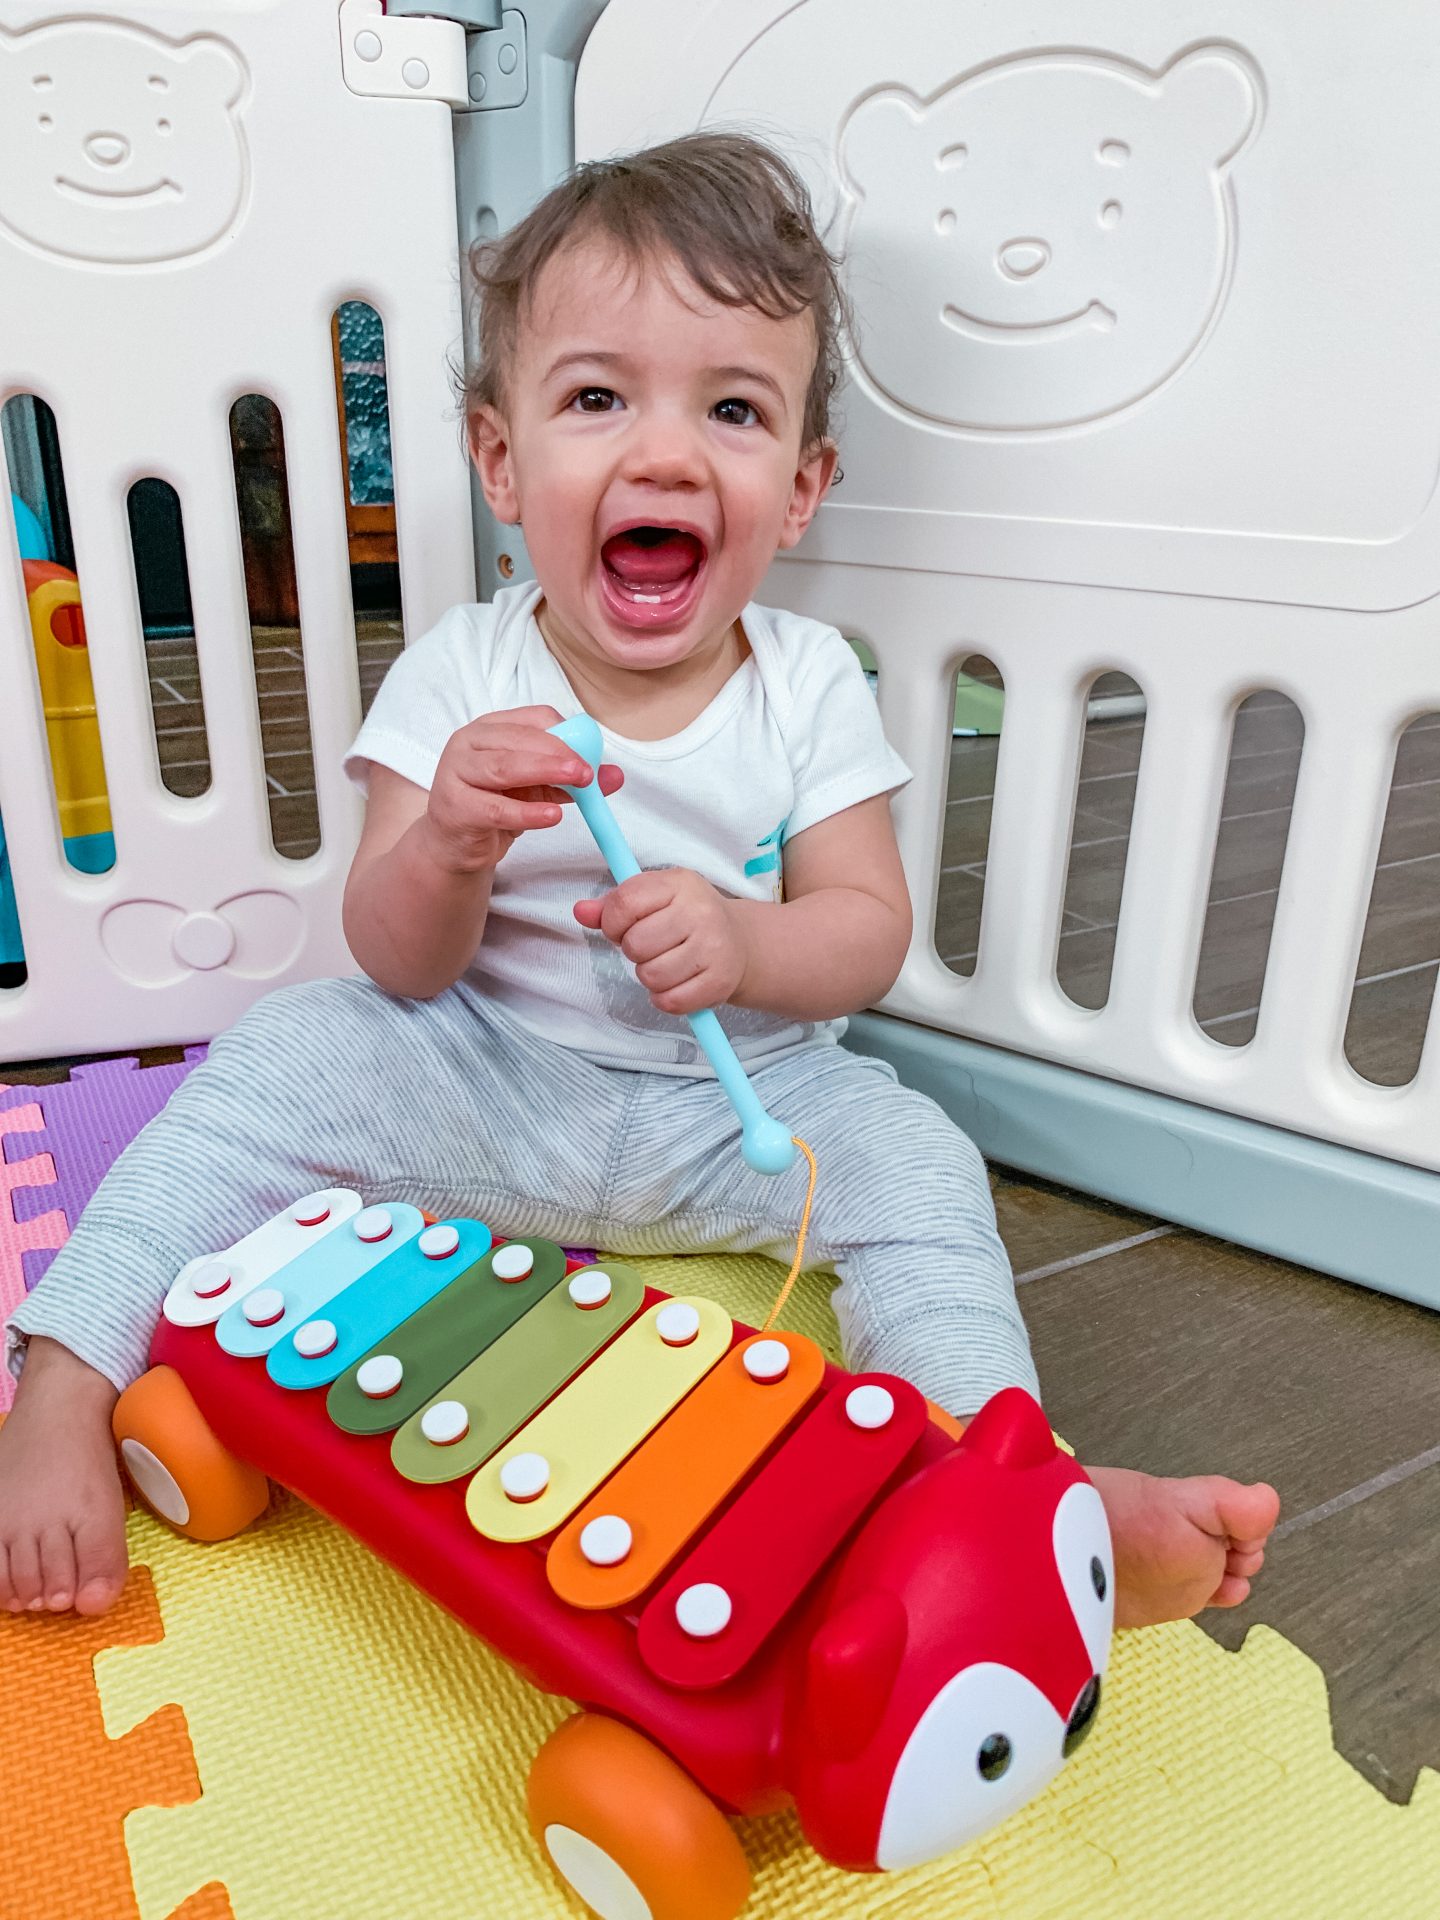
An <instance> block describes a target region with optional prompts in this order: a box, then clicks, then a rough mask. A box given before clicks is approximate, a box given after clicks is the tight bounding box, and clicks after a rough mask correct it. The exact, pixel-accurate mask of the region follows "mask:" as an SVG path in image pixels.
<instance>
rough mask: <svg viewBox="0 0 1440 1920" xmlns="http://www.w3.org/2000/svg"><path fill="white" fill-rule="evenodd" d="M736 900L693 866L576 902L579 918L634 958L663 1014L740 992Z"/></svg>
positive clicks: (638, 878) (741, 951)
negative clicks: (594, 898) (734, 908)
mask: <svg viewBox="0 0 1440 1920" xmlns="http://www.w3.org/2000/svg"><path fill="white" fill-rule="evenodd" d="M730 909H731V902H730V901H729V900H727V899H726V898H725V896H724V894H723V893H721V892H719V890H718V889H717V888H715V887H712V886H711V884H710V882H709V881H708V880H704V879H702V878H701V877H700V875H699V874H698V873H692V872H691V871H690V870H689V868H688V867H666V868H663V869H661V870H660V871H659V872H654V873H637V874H636V875H635V876H634V878H633V879H630V880H626V881H623V882H622V883H621V885H620V886H618V887H615V888H612V890H611V891H610V892H609V893H607V894H604V895H602V896H601V898H600V899H598V900H577V901H576V903H575V918H576V919H577V920H578V921H579V922H580V924H581V926H582V927H592V928H598V929H599V930H600V932H601V933H603V934H604V935H605V937H606V939H607V940H613V941H614V942H615V945H616V946H617V947H619V949H620V951H621V952H622V953H623V954H624V955H625V957H626V958H627V959H628V960H632V961H634V963H635V977H636V979H637V980H638V981H639V982H640V984H641V986H642V987H644V988H645V989H646V991H647V992H648V993H649V995H650V999H651V1001H652V1003H653V1004H654V1005H655V1006H657V1007H658V1008H659V1009H660V1011H661V1012H662V1013H698V1012H699V1011H700V1009H701V1008H702V1007H713V1006H718V1005H719V1004H720V1003H721V1002H722V1001H725V1000H729V999H732V998H733V997H734V995H735V994H736V993H738V992H739V991H740V986H741V983H742V981H743V980H744V978H745V943H744V940H743V939H742V937H741V935H740V931H739V929H738V927H737V926H736V924H735V918H734V915H733V914H732V913H731V910H730Z"/></svg>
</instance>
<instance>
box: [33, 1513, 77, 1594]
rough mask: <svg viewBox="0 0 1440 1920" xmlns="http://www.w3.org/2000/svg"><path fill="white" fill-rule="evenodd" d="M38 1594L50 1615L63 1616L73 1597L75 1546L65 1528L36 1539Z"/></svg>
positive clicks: (45, 1533) (48, 1529) (47, 1532)
mask: <svg viewBox="0 0 1440 1920" xmlns="http://www.w3.org/2000/svg"><path fill="white" fill-rule="evenodd" d="M40 1594H41V1598H42V1600H43V1602H44V1604H45V1605H46V1606H47V1607H49V1609H50V1610H51V1612H52V1613H65V1612H67V1611H68V1610H69V1607H70V1604H71V1601H72V1600H73V1599H74V1597H75V1547H74V1543H73V1542H72V1541H71V1538H70V1529H69V1528H68V1527H66V1526H55V1527H47V1528H46V1530H45V1532H44V1533H43V1534H42V1535H41V1536H40Z"/></svg>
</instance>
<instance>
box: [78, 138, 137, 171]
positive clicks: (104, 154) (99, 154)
mask: <svg viewBox="0 0 1440 1920" xmlns="http://www.w3.org/2000/svg"><path fill="white" fill-rule="evenodd" d="M85 151H86V153H88V154H89V156H90V158H91V159H92V160H93V161H94V162H95V164H96V166H97V167H118V166H119V164H120V162H121V161H122V160H124V159H125V158H126V157H127V156H128V154H129V152H130V142H129V141H128V140H127V139H126V138H125V136H124V134H123V133H92V134H91V136H90V138H89V139H88V140H87V141H86V142H85Z"/></svg>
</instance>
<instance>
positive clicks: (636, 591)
mask: <svg viewBox="0 0 1440 1920" xmlns="http://www.w3.org/2000/svg"><path fill="white" fill-rule="evenodd" d="M705 560H706V552H705V543H704V541H703V540H702V539H701V538H700V536H699V535H698V534H696V533H693V532H691V530H690V529H689V528H688V527H670V526H651V525H640V526H632V527H622V528H621V529H620V530H619V532H617V533H612V534H611V535H610V537H609V539H608V540H606V541H605V542H604V544H603V545H602V547H601V549H600V563H601V564H600V573H601V580H602V583H603V586H604V591H605V598H606V600H607V602H608V604H609V606H610V609H611V611H612V612H613V613H614V614H615V615H616V617H617V618H618V619H620V620H621V621H622V622H623V623H624V624H625V625H626V626H639V627H645V628H651V627H658V626H670V625H672V624H674V623H675V622H676V621H677V620H683V619H684V618H685V617H686V616H687V615H688V613H689V611H690V608H691V606H692V605H693V603H694V600H695V597H696V594H697V592H698V589H699V585H700V576H701V574H702V573H703V572H704V570H705Z"/></svg>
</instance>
